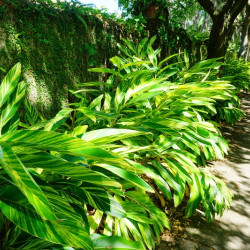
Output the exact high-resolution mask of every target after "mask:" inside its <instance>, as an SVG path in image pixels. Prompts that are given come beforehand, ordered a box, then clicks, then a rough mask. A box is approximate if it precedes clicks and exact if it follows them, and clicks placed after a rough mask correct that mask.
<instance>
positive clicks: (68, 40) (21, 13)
mask: <svg viewBox="0 0 250 250" xmlns="http://www.w3.org/2000/svg"><path fill="white" fill-rule="evenodd" d="M1 3H2V4H1ZM14 3H15V4H14ZM82 18H83V19H84V20H85V22H86V24H87V28H86V25H84V24H83V23H82V22H81V21H80V20H79V19H78V18H77V16H76V14H75V13H74V10H73V9H70V8H69V9H67V10H63V11H62V10H58V9H56V8H52V7H50V6H46V5H41V4H34V3H30V2H29V1H24V0H22V1H20V0H19V1H13V2H12V1H4V0H2V1H0V69H1V68H3V69H4V70H6V71H7V70H9V69H10V68H11V67H12V66H13V65H14V64H16V63H17V62H21V63H22V72H23V73H22V77H23V79H24V80H25V81H26V82H27V83H28V88H27V98H28V99H29V100H30V101H31V102H32V104H33V105H34V106H35V107H36V108H37V109H38V110H39V111H40V112H41V113H42V114H43V115H44V116H45V117H51V116H53V115H55V113H56V112H57V111H58V110H60V109H61V108H62V107H65V106H67V104H68V102H69V101H70V100H69V99H70V98H71V97H70V96H69V91H68V90H69V89H71V88H72V87H73V85H74V84H77V83H82V82H86V81H92V80H97V79H96V77H98V76H97V75H96V74H93V73H89V72H88V71H87V69H88V68H89V67H92V66H94V67H100V66H102V65H105V66H108V65H107V64H108V62H109V61H108V59H109V58H110V57H111V56H113V55H114V54H115V53H116V52H117V48H116V44H117V42H119V41H120V38H121V37H126V36H128V34H127V33H126V32H125V31H124V29H123V27H121V26H119V25H118V24H116V23H115V22H112V21H105V20H102V19H101V18H98V17H95V16H88V15H86V16H82ZM3 76H4V71H3V70H0V79H2V77H3Z"/></svg>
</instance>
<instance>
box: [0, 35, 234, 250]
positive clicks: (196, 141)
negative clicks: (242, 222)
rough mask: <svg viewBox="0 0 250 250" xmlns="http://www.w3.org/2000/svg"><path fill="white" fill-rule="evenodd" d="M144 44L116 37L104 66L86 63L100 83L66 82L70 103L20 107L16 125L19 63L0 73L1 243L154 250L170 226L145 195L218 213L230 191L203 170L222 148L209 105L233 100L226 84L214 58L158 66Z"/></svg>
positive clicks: (188, 211)
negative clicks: (54, 107)
mask: <svg viewBox="0 0 250 250" xmlns="http://www.w3.org/2000/svg"><path fill="white" fill-rule="evenodd" d="M154 39H155V38H152V39H151V40H148V39H147V38H144V39H143V40H142V41H141V42H140V43H139V44H138V45H137V46H135V45H134V44H133V43H131V42H129V41H127V40H124V44H125V45H119V47H120V51H121V56H119V57H118V56H115V57H113V58H111V59H110V61H111V63H112V64H113V67H112V68H110V69H107V68H93V69H90V71H92V72H98V73H102V74H106V76H107V79H108V80H107V81H106V82H90V83H83V84H78V89H77V90H74V91H72V92H73V93H74V94H75V95H76V96H77V97H78V98H79V102H76V103H72V104H70V107H69V108H65V109H63V110H61V111H60V112H59V113H58V114H57V115H56V116H55V117H54V118H53V119H51V120H49V121H45V120H41V119H39V116H38V115H37V114H36V112H35V110H34V109H33V108H32V106H31V105H29V104H28V103H27V102H26V104H25V107H26V109H27V113H26V115H25V117H24V119H25V122H26V123H28V124H29V125H25V124H24V123H20V121H19V118H18V117H15V116H16V114H17V112H16V110H17V108H18V105H16V104H15V105H14V103H18V104H19V103H21V100H22V98H23V96H24V94H20V92H21V93H23V92H22V91H21V90H20V91H18V90H19V89H20V87H22V86H24V85H23V84H22V83H19V84H18V78H19V75H20V65H19V64H18V65H16V66H15V67H14V68H13V69H12V70H11V71H10V72H9V73H8V74H7V76H6V78H5V79H4V81H3V83H2V85H1V91H0V96H1V97H2V101H1V103H2V110H3V111H2V112H1V121H2V120H3V121H5V122H2V123H1V124H3V126H2V135H1V137H0V149H1V151H0V152H1V154H0V156H1V158H0V165H1V168H0V181H1V187H2V189H1V192H0V209H1V211H2V212H1V214H0V218H1V225H2V228H1V230H2V232H3V234H4V235H5V237H4V240H3V243H1V244H3V248H6V247H18V248H27V249H28V248H33V249H34V248H35V249H45V248H46V249H52V248H53V249H60V246H71V247H73V248H83V249H102V248H109V247H110V248H113V247H116V248H117V249H119V248H122V249H154V248H155V240H157V241H159V240H160V234H161V233H162V232H163V231H164V228H169V227H170V225H169V220H168V218H167V216H166V214H165V213H164V212H163V211H161V210H160V209H159V208H158V207H156V205H155V204H154V202H153V201H152V200H151V198H150V197H151V196H150V193H155V194H156V196H157V197H162V196H165V198H163V200H164V199H173V201H174V205H175V206H178V205H179V204H180V203H181V202H182V201H183V200H186V199H188V202H187V204H186V216H187V217H189V216H190V215H191V214H192V213H193V212H194V211H195V209H196V208H197V207H198V206H200V205H201V204H202V208H203V211H204V213H205V215H206V218H207V220H209V221H210V220H211V219H212V218H213V217H214V216H215V214H220V215H222V213H223V211H224V210H225V209H227V208H229V206H230V202H231V198H232V195H231V193H230V191H229V190H228V188H227V187H226V185H225V184H224V182H223V181H222V180H220V179H219V178H217V177H215V176H214V175H213V174H212V173H210V171H209V169H208V168H207V167H205V165H206V161H211V160H214V159H221V158H223V157H224V154H225V153H226V152H227V150H228V144H227V142H226V140H225V139H224V138H223V137H222V136H221V133H220V131H219V129H218V127H219V125H218V124H217V123H216V122H214V121H212V120H211V119H212V117H214V115H215V114H216V113H217V112H218V111H217V110H218V109H217V105H218V102H220V101H231V100H233V99H235V98H236V97H235V96H236V95H235V87H234V86H233V85H231V84H230V83H229V81H225V80H217V79H216V74H217V72H218V69H219V66H220V63H219V62H217V60H215V59H213V60H208V61H202V62H199V64H197V65H194V66H193V67H190V66H189V59H188V55H187V54H186V53H185V54H184V56H183V55H179V54H176V55H172V56H170V57H168V58H166V59H164V60H162V61H159V59H158V58H159V57H158V56H159V54H160V49H157V50H154V49H153V48H152V44H153V42H154ZM23 88H24V89H25V87H23ZM23 88H21V89H23ZM5 96H6V97H5ZM14 107H15V108H14ZM4 110H6V111H4ZM7 114H9V115H7ZM6 117H8V119H7V118H6ZM13 124H14V125H13ZM18 125H22V127H25V126H26V128H27V129H26V130H20V129H19V127H18ZM185 197H186V198H185ZM184 198H185V199H184ZM163 200H162V198H161V201H162V202H163V203H164V201H163ZM11 223H13V224H11Z"/></svg>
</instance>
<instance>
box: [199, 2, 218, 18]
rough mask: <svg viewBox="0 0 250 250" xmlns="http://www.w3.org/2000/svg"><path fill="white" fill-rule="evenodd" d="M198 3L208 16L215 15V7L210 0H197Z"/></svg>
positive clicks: (212, 16)
mask: <svg viewBox="0 0 250 250" xmlns="http://www.w3.org/2000/svg"><path fill="white" fill-rule="evenodd" d="M197 1H198V2H199V4H200V5H201V6H202V7H203V9H205V11H207V13H208V14H209V15H210V17H211V18H212V19H213V18H214V17H215V16H216V12H217V10H216V8H215V6H214V4H213V3H212V2H211V0H197Z"/></svg>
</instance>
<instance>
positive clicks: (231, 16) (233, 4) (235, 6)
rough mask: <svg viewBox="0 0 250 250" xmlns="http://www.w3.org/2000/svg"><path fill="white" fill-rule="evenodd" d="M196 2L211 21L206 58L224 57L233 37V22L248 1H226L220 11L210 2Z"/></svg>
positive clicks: (200, 0)
mask: <svg viewBox="0 0 250 250" xmlns="http://www.w3.org/2000/svg"><path fill="white" fill-rule="evenodd" d="M197 1H198V2H199V3H200V5H201V6H202V7H203V8H204V9H205V10H206V11H207V12H208V14H209V15H210V17H211V18H212V20H213V25H212V29H211V32H210V37H209V42H208V58H215V57H224V56H225V55H226V52H227V48H228V45H229V41H230V40H231V39H232V36H233V32H234V21H235V19H236V17H237V16H238V14H239V13H240V12H241V11H242V10H243V9H244V7H245V6H246V5H247V4H248V0H226V1H224V2H225V3H224V5H223V7H222V9H221V10H218V9H217V8H216V6H215V5H214V3H213V1H211V0H197ZM249 1H250V0H249Z"/></svg>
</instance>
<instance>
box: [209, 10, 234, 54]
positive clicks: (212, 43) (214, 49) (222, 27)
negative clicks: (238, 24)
mask: <svg viewBox="0 0 250 250" xmlns="http://www.w3.org/2000/svg"><path fill="white" fill-rule="evenodd" d="M225 20H229V16H227V17H225V16H224V15H219V16H217V17H216V18H214V20H213V25H212V29H211V32H210V36H209V42H208V48H207V50H208V58H215V57H224V56H225V54H226V52H227V48H228V44H229V41H230V40H231V38H232V35H233V32H234V25H233V22H227V21H225Z"/></svg>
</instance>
